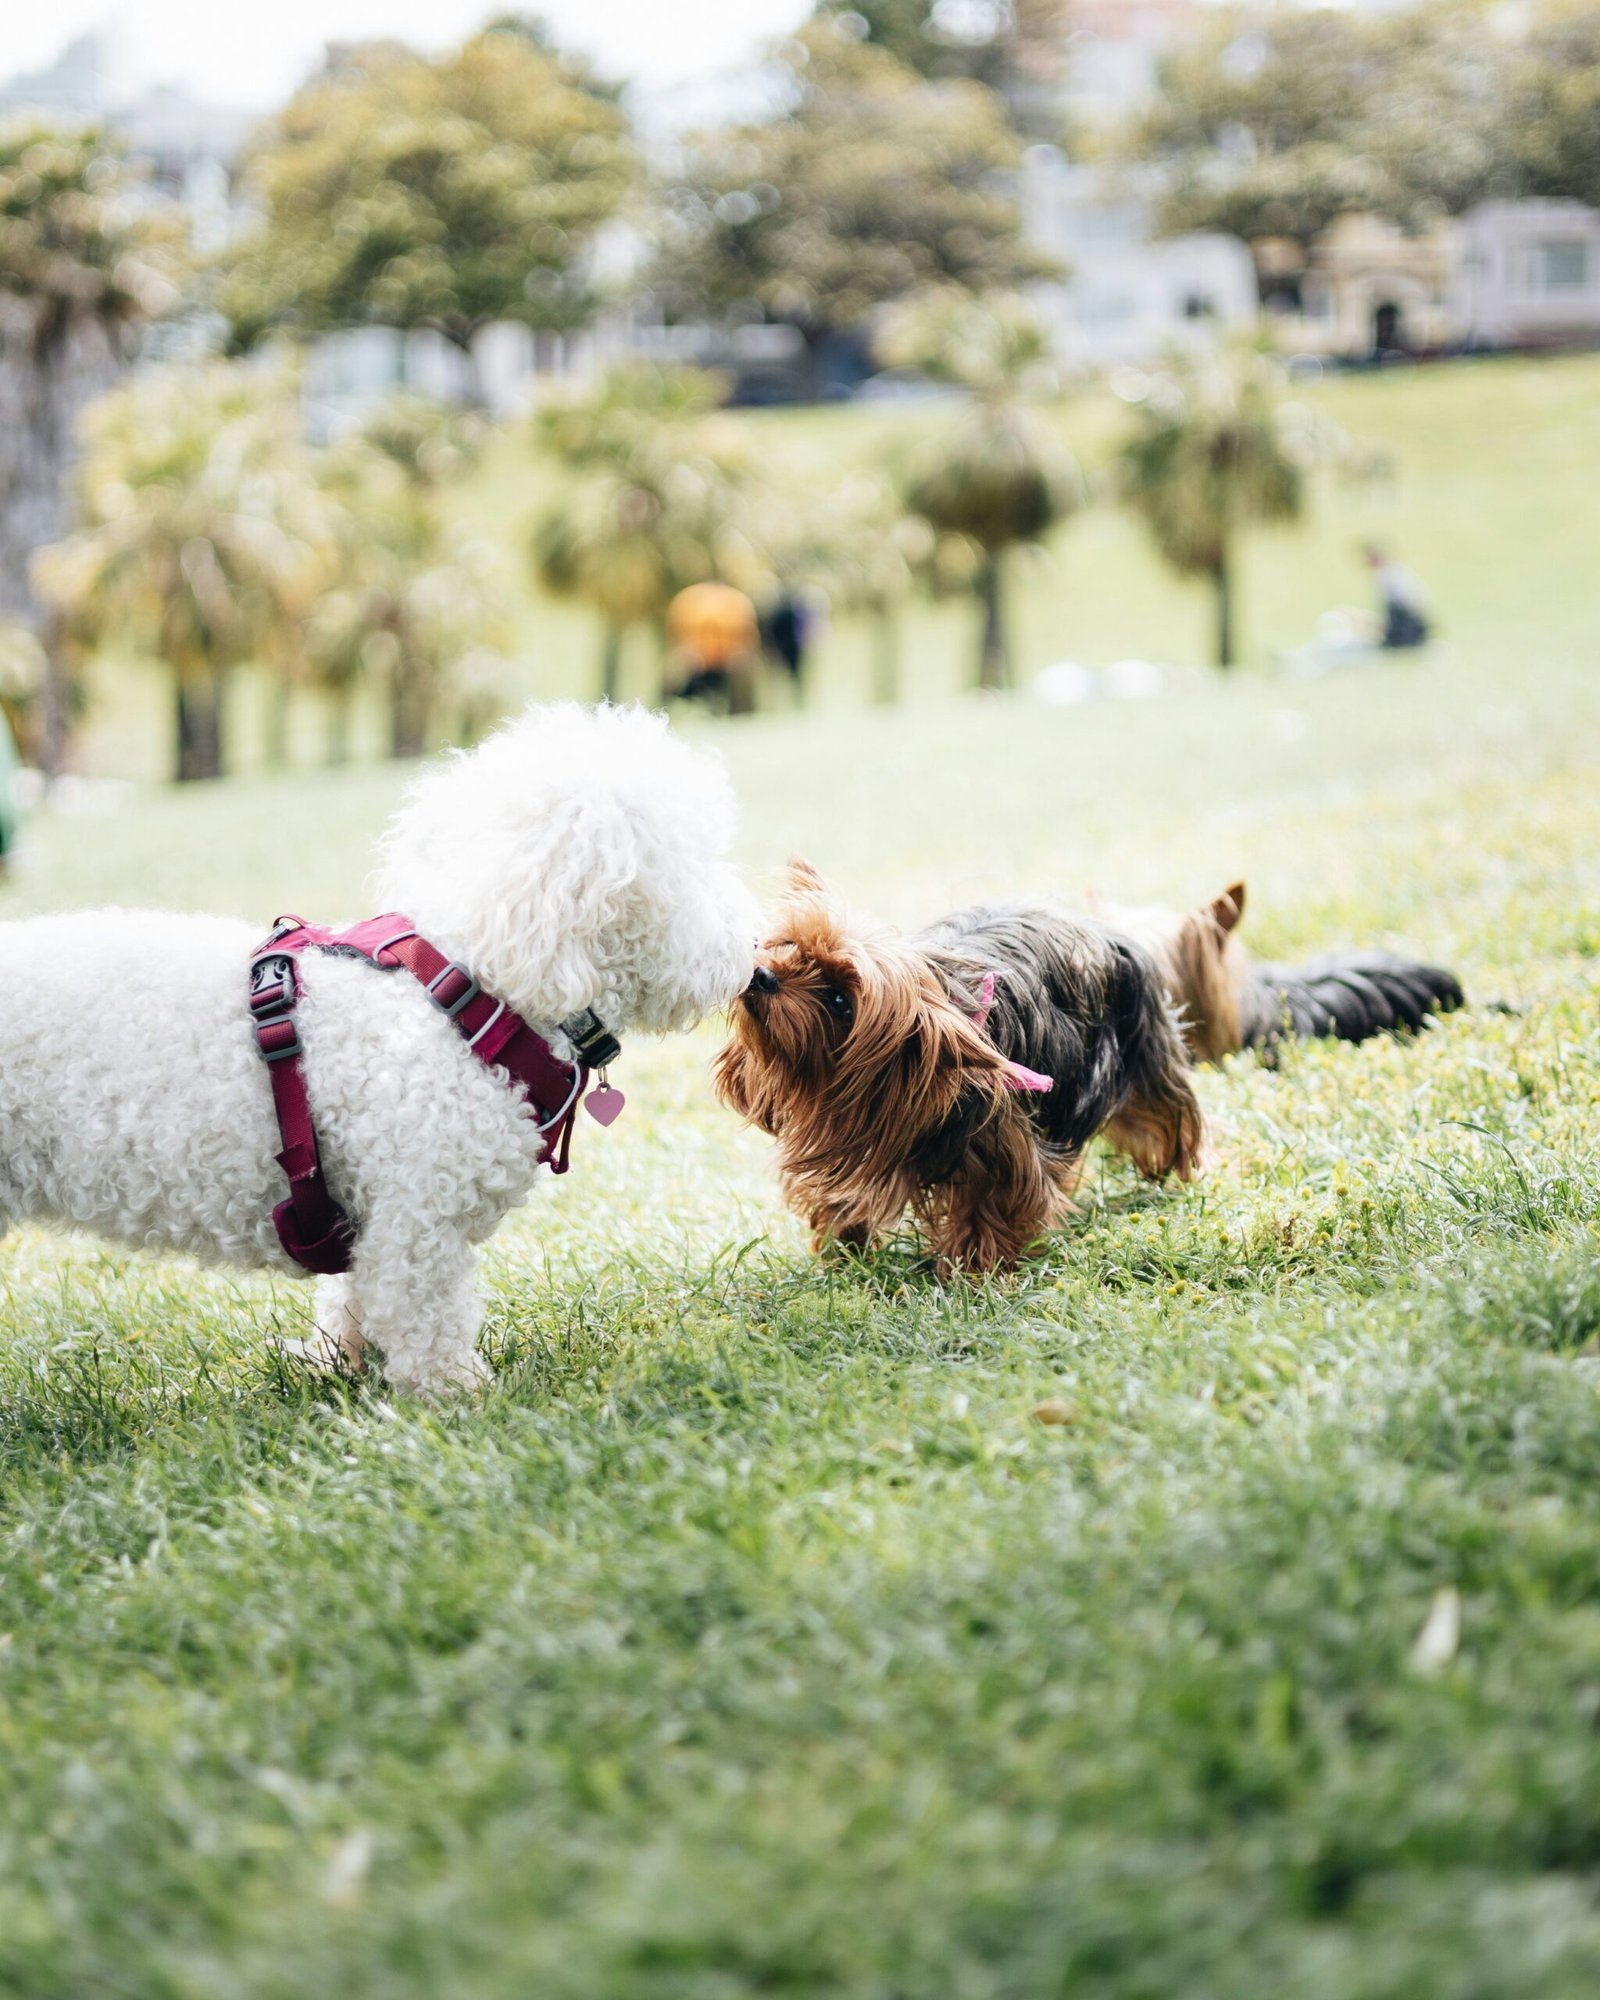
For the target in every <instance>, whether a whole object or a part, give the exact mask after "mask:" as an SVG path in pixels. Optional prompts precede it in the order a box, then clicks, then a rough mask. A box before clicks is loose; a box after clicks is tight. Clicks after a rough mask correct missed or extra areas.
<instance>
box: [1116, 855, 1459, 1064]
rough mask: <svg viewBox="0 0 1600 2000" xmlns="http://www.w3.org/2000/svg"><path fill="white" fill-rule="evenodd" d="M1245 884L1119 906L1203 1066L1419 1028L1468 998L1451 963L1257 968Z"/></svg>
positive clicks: (1358, 960)
mask: <svg viewBox="0 0 1600 2000" xmlns="http://www.w3.org/2000/svg"><path fill="white" fill-rule="evenodd" d="M1244 904H1245V888H1244V884H1243V883H1242V882H1235V883H1234V884H1233V885H1232V887H1231V888H1227V889H1224V890H1223V892H1222V894H1221V895H1220V896H1217V897H1215V898H1214V899H1213V900H1212V901H1211V902H1209V903H1205V904H1202V905H1201V907H1200V908H1199V909H1198V910H1185V911H1182V912H1179V911H1174V910H1160V909H1144V910H1113V911H1110V912H1108V917H1109V920H1110V921H1111V922H1112V923H1114V924H1115V925H1116V927H1117V928H1118V929H1120V930H1125V931H1127V932H1129V933H1130V934H1131V935H1132V936H1134V937H1137V938H1138V939H1139V940H1140V942H1141V943H1143V944H1144V945H1145V946H1146V948H1147V949H1148V950H1149V951H1150V952H1151V954H1152V955H1153V956H1154V958H1155V960H1156V963H1157V964H1158V965H1159V966H1160V968H1161V976H1162V978H1163V979H1164V980H1165V982H1166V988H1167V995H1168V998H1169V999H1170V1000H1171V1001H1172V1003H1173V1005H1174V1006H1175V1007H1176V1008H1177V1010H1178V1018H1179V1022H1180V1024H1181V1026H1182V1030H1183V1038H1184V1042H1185V1044H1186V1045H1187V1047H1188V1049H1189V1053H1190V1054H1191V1055H1192V1056H1193V1058H1194V1060H1195V1061H1196V1062H1219V1061H1220V1060H1221V1059H1222V1057H1223V1056H1226V1055H1235V1054H1237V1053H1238V1052H1239V1051H1240V1050H1241V1049H1261V1050H1263V1051H1267V1052H1270V1051H1271V1050H1272V1049H1273V1048H1274V1047H1275V1046H1276V1045H1277V1044H1278V1043H1280V1042H1282V1041H1285V1040H1296V1041H1308V1040H1311V1039H1313V1038H1314V1037H1317V1036H1322V1035H1328V1036H1332V1037H1334V1038H1335V1039H1336V1040H1338V1041H1341V1042H1364V1041H1368V1040H1370V1039H1371V1037H1372V1036H1374V1035H1381V1034H1384V1033H1388V1032H1413V1031H1415V1030H1417V1029H1419V1028H1421V1027H1422V1026H1423V1025H1424V1023H1425V1022H1426V1020H1427V1018H1428V1016H1429V1015H1430V1014H1448V1013H1450V1012H1451V1011H1452V1010H1453V1009H1455V1008H1457V1007H1460V1006H1461V1005H1462V1004H1463V1002H1464V995H1463V993H1462V990H1461V982H1460V980H1459V979H1457V977H1456V975H1455V974H1454V973H1453V972H1449V971H1446V970H1445V968H1444V967H1443V966H1438V965H1428V964H1425V963H1423V962H1422V961H1421V960H1418V959H1409V958H1397V957H1396V956H1395V955H1394V954H1393V953H1392V952H1387V951H1335V952H1328V953H1326V954H1325V955H1324V956H1322V957H1320V958H1314V959H1310V960H1308V961H1307V962H1306V963H1305V964H1304V965H1258V964H1257V963H1256V962H1255V961H1254V960H1253V959H1252V958H1251V957H1250V955H1249V953H1248V952H1247V951H1246V950H1245V948H1244V946H1243V945H1242V944H1241V943H1240V941H1239V937H1238V924H1239V920H1240V918H1241V917H1242V916H1243V915H1244Z"/></svg>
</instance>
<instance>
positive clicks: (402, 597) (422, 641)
mask: <svg viewBox="0 0 1600 2000" xmlns="http://www.w3.org/2000/svg"><path fill="white" fill-rule="evenodd" d="M481 442H482V427H481V425H480V424H479V423H478V422H477V420H476V419H475V418H472V417H469V416H463V415H461V414H459V413H455V412H451V411H449V410H446V409H444V408H442V407H441V406H440V405H439V404H437V403H431V402H428V401H427V400H425V399H424V398H422V397H419V396H397V397H395V398H393V399H392V400H391V401H390V402H388V403H386V404H385V405H383V407H382V408H380V409H379V410H377V411H376V412H375V413H374V414H373V415H372V416H371V417H370V418H369V419H368V421H367V423H366V424H365V425H364V426H363V428H362V429H361V430H360V431H359V432H358V433H356V434H355V435H353V436H352V437H350V438H347V439H345V440H344V441H343V442H341V443H340V444H338V445H336V446H334V447H333V448H332V449H331V450H330V451H329V452H328V453H327V454H325V455H324V457H323V459H322V460H321V462H320V468H321V476H322V478H323V481H324V484H325V486H326V488H327V490H328V492H329V493H330V494H331V495H332V496H333V498H334V499H335V500H336V501H337V503H338V507H339V514H340V519H341V522H342V526H343V530H344V532H343V535H342V538H341V547H340V574H339V580H338V585H337V587H336V588H335V589H334V590H332V591H330V592H329V593H328V594H327V595H326V596H325V597H323V598H322V599H321V600H320V601H319V603H318V605H317V609H316V613H315V615H314V617H313V619H312V622H311V626H310V629H309V632H308V635H307V638H308V648H309V651H310V654H311V658H312V661H313V664H314V666H315V668H316V670H317V673H318V678H319V680H320V682H321V685H322V686H323V688H324V690H325V691H326V693H327V694H328V697H329V701H330V704H331V727H330V736H329V746H328V747H329V759H330V761H332V762H340V761H342V760H343V758H344V756H345V755H346V754H347V749H348V716H349V706H350V699H351V695H352V693H353V690H354V687H355V685H356V682H357V680H358V679H359V678H360V676H361V675H362V673H363V672H365V671H369V670H371V671H375V672H377V673H379V674H381V675H382V677H383V678H384V679H385V680H386V681H387V682H388V688H389V747H390V753H391V755H393V756H395V757H419V756H421V755H422V753H423V751H424V750H425V749H426V748H427V744H428V738H429V733H430V730H431V728H432V725H433V722H434V719H435V715H436V712H437V709H438V706H439V700H440V696H441V694H442V693H443V691H444V688H445V685H446V683H447V681H448V680H449V679H450V677H451V675H452V673H453V672H454V671H455V669H456V668H457V666H458V665H459V664H460V663H461V662H462V661H463V660H464V659H466V658H467V657H468V655H469V654H473V653H474V652H476V651H478V650H481V649H482V648H484V647H485V646H486V645H487V644H488V643H489V641H490V640H491V639H492V638H493V637H494V636H495V635H496V633H497V629H498V627H499V626H500V624H501V622H502V620H503V617H504V603H503V596H502V592H501V589H500V581H499V578H498V575H497V573H496V563H495V559H494V556H493V553H492V551H491V550H490V549H489V547H488V546H487V545H486V544H485V543H484V542H483V541H482V540H480V539H477V538H474V537H473V536H471V535H469V534H466V533H464V532H460V531H457V530H456V529H454V528H453V527H452V526H451V524H450V523H449V521H448V519H447V515H446V501H447V497H448V493H449V489H450V488H451V487H452V486H453V485H454V484H455V482H456V481H457V480H459V478H460V477H461V475H462V474H463V473H464V472H465V471H466V470H467V469H468V468H469V467H470V466H471V464H472V463H473V462H474V460H475V459H476V457H477V455H478V452H479V449H480V446H481Z"/></svg>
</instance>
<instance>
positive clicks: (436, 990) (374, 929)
mask: <svg viewBox="0 0 1600 2000" xmlns="http://www.w3.org/2000/svg"><path fill="white" fill-rule="evenodd" d="M308 950H313V951H325V952H328V953H331V954H337V955H340V956H344V957H353V958H362V959H366V960H367V961H368V963H370V964H372V965H374V966H376V967H378V969H379V970H380V971H384V972H396V971H405V972H408V973H410V975H411V976H412V978H414V979H415V980H416V981H417V982H418V984H419V985H421V986H422V987H423V988H424V990H425V991H426V993H427V995H428V997H429V999H430V1000H432V1002H433V1004H434V1005H435V1006H436V1007H437V1008H438V1009H439V1011H440V1013H442V1014H443V1015H444V1016H445V1018H446V1019H447V1020H448V1021H449V1022H450V1023H451V1025H452V1026H453V1027H454V1029H455V1030H456V1033H457V1034H458V1035H460V1036H461V1038H462V1040H463V1041H464V1042H465V1043H466V1045H467V1047H468V1048H469V1049H471V1051H472V1053H473V1054H474V1055H475V1056H476V1057H477V1058H478V1060H479V1061H480V1062H481V1063H482V1064H483V1065H484V1066H485V1068H488V1069H496V1070H500V1071H502V1072H503V1073H504V1075H505V1078H506V1081H507V1082H508V1083H510V1084H511V1085H513V1086H514V1087H516V1088H518V1089H520V1090H521V1091H522V1093H523V1095H524V1096H525V1097H526V1099H527V1101H528V1103H529V1104H530V1105H531V1106H532V1108H533V1110H534V1113H535V1116H536V1118H537V1120H538V1124H539V1130H540V1132H541V1133H542V1134H543V1135H544V1146H543V1151H542V1158H543V1159H544V1160H546V1161H548V1162H549V1165H550V1170H551V1172H552V1173H557V1174H564V1173H565V1172H566V1171H567V1168H568V1165H569V1154H570V1151H571V1145H572V1127H573V1121H574V1120H575V1118H576V1117H577V1110H578V1097H579V1094H580V1093H581V1091H582V1089H583V1086H584V1083H585V1081H586V1080H587V1078H588V1075H589V1067H590V1065H591V1064H592V1065H593V1066H594V1067H596V1068H600V1067H603V1066H604V1065H605V1064H606V1063H608V1062H610V1061H612V1060H613V1059H614V1058H615V1056H616V1055H617V1053H618V1044H617V1042H616V1040H615V1038H614V1037H613V1036H612V1035H610V1034H609V1033H608V1032H607V1031H606V1030H605V1029H604V1028H603V1027H602V1026H601V1024H600V1022H599V1021H598V1020H597V1019H596V1018H595V1016H594V1015H593V1014H592V1013H585V1014H582V1015H576V1016H574V1017H573V1019H572V1020H570V1021H563V1022H562V1024H561V1026H562V1032H563V1033H565V1034H566V1035H567V1036H568V1037H569V1039H570V1040H571V1041H572V1042H573V1044H574V1046H575V1047H576V1048H577V1049H578V1052H579V1060H578V1061H577V1062H576V1063H569V1062H563V1061H562V1060H561V1058H560V1057H559V1056H557V1055H556V1054H555V1053H554V1051H553V1050H552V1049H551V1047H550V1045H549V1043H548V1042H547V1041H546V1040H545V1039H544V1037H543V1036H542V1035H540V1034H537V1033H536V1032H535V1031H534V1030H533V1029H532V1028H530V1027H529V1026H528V1024H527V1022H526V1021H524V1020H523V1018H522V1016H521V1015H520V1014H516V1013H513V1012H512V1010H511V1009H510V1008H509V1007H508V1006H507V1005H506V1004H505V1002H504V1001H503V1000H497V999H496V998H495V996H494V995H493V994H492V993H488V992H486V991H485V990H484V989H483V987H482V986H480V985H479V983H478V981H477V980H476V979H475V978H474V977H473V976H472V974H471V973H470V972H469V971H468V970H467V968H466V967H465V966H464V965H461V964H459V963H457V962H456V961H455V960H453V959H449V958H446V957H445V955H444V953H443V952H442V951H440V950H438V949H437V947H435V946H434V945H431V944H429V943H428V941H427V939H426V938H423V937H419V936H418V935H417V932H416V930H415V929H414V927H413V926H412V925H411V923H410V922H409V921H408V919H407V918H405V917H403V916H400V915H397V914H394V913H390V914H387V915H384V916H380V917H370V918H368V919H367V920H366V922H364V923H360V924H356V925H354V926H353V927H352V928H351V929H349V930H345V931H330V930H324V929H321V928H320V927H318V926H316V925H313V924H307V923H304V922H302V921H301V919H300V918H298V917H280V918H279V919H278V921H277V923H276V924H275V925H274V926H273V929H272V932H271V934H270V936H269V937H268V938H267V940H266V942H265V943H264V944H263V945H262V946H261V947H260V949H259V950H258V951H257V952H256V954H255V956H254V957H253V958H252V960H251V962H250V1013H251V1017H252V1020H253V1022H254V1026H255V1036H256V1047H257V1049H258V1050H259V1051H260V1053H261V1056H262V1059H263V1060H264V1061H265V1063H266V1065H267V1074H268V1076H269V1077H270V1078H271V1081H272V1101H273V1105H274V1107H275V1109H276V1111H277V1115H278V1130H279V1134H280V1135H281V1137H282V1139H283V1150H282V1152H281V1153H279V1154H278V1164H279V1165H280V1166H281V1167H282V1168H283V1171H284V1174H285V1175H286V1177H287V1179H288V1182H289V1193H288V1196H287V1197H286V1199H284V1200H283V1201H281V1202H279V1203H278V1205H277V1207H276V1208H274V1210H273V1211H272V1220H273V1223H274V1225H275V1226H276V1228H277V1231H278V1239H279V1241H280V1242H281V1243H282V1244H283V1247H284V1249H285V1250H287V1251H288V1253H289V1255H290V1256H291V1257H293V1258H294V1260H295V1261H296V1263H298V1264H300V1265H302V1266H303V1267H304V1268H305V1269H306V1270H308V1271H315V1272H317V1273H318V1274H320V1275H324V1276H326V1275H329V1274H332V1273H334V1272H339V1271H347V1270H348V1269H349V1268H350V1256H351V1251H352V1249H353V1247H354V1243H355V1229H354V1226H353V1225H352V1223H351V1221H350V1219H349V1217H348V1216H347V1215H346V1214H345V1212H344V1210H343V1209H342V1208H341V1207H340V1206H339V1204H338V1202H337V1201H336V1200H335V1199H334V1197H333V1194H332V1191H331V1190H330V1189H329V1187H328V1183H327V1179H326V1177H325V1176H324V1174H323V1171H322V1159H321V1155H320V1153H319V1151H318V1148H317V1134H316V1126H315V1124H314V1122H313V1120H312V1116H311V1099H310V1095H309V1093H308V1091H307V1088H306V1077H305V1066H304V1061H303V1056H304V1044H303V1043H302V1042H301V1039H300V1030H299V1027H298V1025H297V1023H296V1021H295V1008H296V1005H297V1004H298V1002H299V999H300V991H301V988H300V970H299V962H298V961H299V954H300V953H301V952H303V951H308Z"/></svg>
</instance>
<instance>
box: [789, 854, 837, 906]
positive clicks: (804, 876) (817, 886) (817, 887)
mask: <svg viewBox="0 0 1600 2000" xmlns="http://www.w3.org/2000/svg"><path fill="white" fill-rule="evenodd" d="M789 893H790V895H791V896H825V895H827V893H828V885H827V883H826V882H824V881H823V879H822V877H821V875H820V874H819V873H818V871H817V870H816V869H815V868H813V867H812V865H811V863H810V862H809V861H804V860H802V859H801V857H800V856H799V855H798V854H791V855H790V856H789Z"/></svg>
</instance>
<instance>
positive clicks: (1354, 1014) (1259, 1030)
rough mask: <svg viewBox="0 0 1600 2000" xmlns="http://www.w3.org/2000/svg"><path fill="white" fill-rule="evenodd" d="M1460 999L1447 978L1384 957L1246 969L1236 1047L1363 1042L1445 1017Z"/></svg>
mask: <svg viewBox="0 0 1600 2000" xmlns="http://www.w3.org/2000/svg"><path fill="white" fill-rule="evenodd" d="M1465 999H1466V996H1465V994H1464V993H1463V992H1462V990H1461V982H1460V980H1459V979H1457V978H1456V976H1455V974H1454V973H1453V972H1447V971H1446V970H1445V968H1444V967H1443V966H1440V965H1422V964H1419V963H1418V962H1417V961H1416V960H1414V959H1409V958H1396V957H1395V956H1394V954H1393V953H1392V952H1387V951H1341V952H1330V953H1329V954H1328V956H1327V957H1326V958H1316V959H1312V960H1311V961H1310V962H1309V963H1308V964H1305V965H1255V964H1251V965H1249V966H1248V968H1247V970H1246V972H1245V977H1244V981H1243V985H1242V987H1241V989H1240V992H1239V1046H1240V1047H1241V1048H1247V1049H1250V1048H1263V1047H1268V1046H1270V1045H1271V1044H1272V1043H1274V1042H1277V1041H1281V1040H1282V1039H1283V1038H1284V1037H1285V1036H1292V1037H1295V1038H1297V1039H1300V1040H1307V1039H1310V1038H1311V1037H1313V1036H1319V1035H1332V1036H1335V1037H1336V1038H1337V1039H1338V1040H1339V1041H1341V1042H1364V1041H1367V1040H1368V1039H1369V1038H1370V1037H1371V1036H1373V1035H1381V1034H1384V1033H1386V1032H1391V1031H1394V1030H1414V1029H1417V1028H1420V1027H1421V1026H1422V1024H1423V1022H1424V1021H1426V1020H1427V1018H1428V1016H1429V1015H1430V1014H1448V1013H1451V1012H1453V1011H1454V1009H1455V1008H1457V1007H1460V1006H1462V1005H1463V1004H1464V1003H1465Z"/></svg>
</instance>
